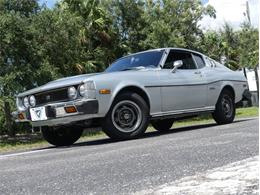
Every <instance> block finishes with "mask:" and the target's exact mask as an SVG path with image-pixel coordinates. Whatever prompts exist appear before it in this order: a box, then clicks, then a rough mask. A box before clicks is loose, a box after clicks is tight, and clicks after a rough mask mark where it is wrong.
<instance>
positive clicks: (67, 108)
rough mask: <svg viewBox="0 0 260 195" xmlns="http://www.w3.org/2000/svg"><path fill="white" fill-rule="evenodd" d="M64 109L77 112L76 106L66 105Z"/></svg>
mask: <svg viewBox="0 0 260 195" xmlns="http://www.w3.org/2000/svg"><path fill="white" fill-rule="evenodd" d="M64 109H65V111H66V112H67V113H75V112H77V109H76V108H75V106H68V107H65V108H64Z"/></svg>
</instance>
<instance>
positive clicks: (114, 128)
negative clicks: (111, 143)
mask: <svg viewBox="0 0 260 195" xmlns="http://www.w3.org/2000/svg"><path fill="white" fill-rule="evenodd" d="M148 124H149V108H148V106H147V103H146V102H145V101H144V99H143V98H142V97H141V96H140V95H138V94H136V93H132V92H124V93H122V94H119V96H118V97H116V99H115V100H114V102H113V104H112V106H111V108H110V110H109V112H108V113H107V115H106V117H105V118H104V119H103V121H102V129H103V131H104V132H105V133H106V134H107V135H108V136H109V137H110V138H112V139H115V140H125V139H131V138H136V137H138V136H140V135H141V134H143V133H144V132H145V130H146V129H147V126H148Z"/></svg>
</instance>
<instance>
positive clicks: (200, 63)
mask: <svg viewBox="0 0 260 195" xmlns="http://www.w3.org/2000/svg"><path fill="white" fill-rule="evenodd" d="M193 57H194V60H195V61H196V64H197V66H198V68H203V67H204V66H205V65H206V64H205V62H204V60H203V58H202V57H201V56H200V55H198V54H193Z"/></svg>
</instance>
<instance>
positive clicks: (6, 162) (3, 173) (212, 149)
mask: <svg viewBox="0 0 260 195" xmlns="http://www.w3.org/2000/svg"><path fill="white" fill-rule="evenodd" d="M258 144H259V143H258V119H248V120H240V121H236V122H234V123H232V124H229V125H222V126H217V125H215V124H210V125H201V126H193V127H187V128H177V129H172V130H171V131H170V132H168V133H164V134H162V133H158V132H151V133H146V134H145V136H144V137H143V138H140V139H136V140H129V141H122V142H111V141H110V140H109V139H99V140H95V141H88V142H83V143H78V144H75V145H74V146H72V147H65V148H51V147H50V148H47V149H42V150H35V151H32V152H29V153H20V154H19V153H18V154H11V155H6V156H3V155H2V156H0V194H128V193H130V194H131V193H134V192H138V191H141V190H146V189H149V188H156V186H160V185H163V184H165V183H169V182H173V181H175V180H178V179H181V178H183V177H187V176H192V175H196V174H197V173H199V172H203V171H206V170H209V169H212V168H216V167H221V166H224V165H226V164H229V163H232V162H236V161H240V160H243V159H246V158H250V157H253V156H256V155H258Z"/></svg>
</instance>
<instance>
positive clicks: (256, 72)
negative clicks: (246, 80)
mask: <svg viewBox="0 0 260 195" xmlns="http://www.w3.org/2000/svg"><path fill="white" fill-rule="evenodd" d="M254 71H255V81H256V90H257V99H258V100H259V78H258V71H257V67H255V68H254Z"/></svg>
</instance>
